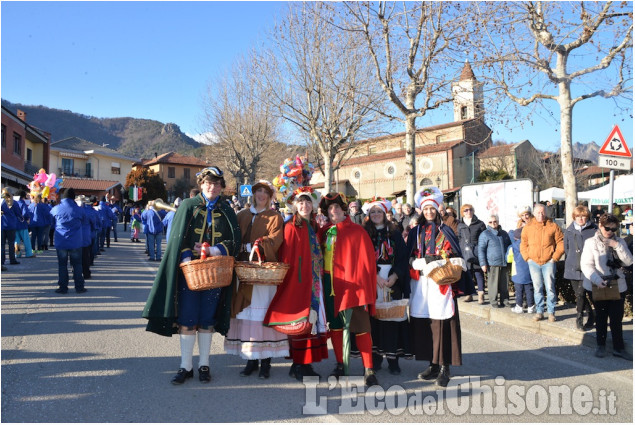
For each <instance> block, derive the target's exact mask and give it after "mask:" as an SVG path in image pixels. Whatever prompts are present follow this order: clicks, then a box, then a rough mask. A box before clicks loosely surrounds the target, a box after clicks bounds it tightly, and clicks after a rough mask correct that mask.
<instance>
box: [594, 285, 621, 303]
mask: <svg viewBox="0 0 635 425" xmlns="http://www.w3.org/2000/svg"><path fill="white" fill-rule="evenodd" d="M591 289H592V291H591V292H592V295H593V301H615V300H619V299H620V287H619V285H618V284H617V280H611V281H610V282H609V284H608V285H607V286H606V287H604V288H600V287H599V286H596V285H593V287H592V288H591Z"/></svg>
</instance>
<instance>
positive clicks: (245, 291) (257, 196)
mask: <svg viewBox="0 0 635 425" xmlns="http://www.w3.org/2000/svg"><path fill="white" fill-rule="evenodd" d="M252 191H253V194H254V197H253V205H251V206H250V207H249V208H245V209H244V210H242V211H240V212H239V213H238V215H237V218H238V226H239V227H240V232H241V234H242V249H241V252H240V254H239V255H238V259H239V260H242V261H249V256H250V253H251V250H252V248H253V249H259V250H260V253H261V254H262V256H261V258H262V261H269V262H277V261H278V250H279V249H280V245H282V237H283V233H282V226H283V220H282V216H281V215H280V214H279V213H278V212H277V211H276V210H274V209H272V208H271V200H272V199H273V194H274V187H273V185H272V184H271V183H270V182H268V181H266V180H260V181H259V182H258V183H256V184H255V185H253V187H252ZM277 289H278V287H277V286H275V285H249V284H244V283H242V284H241V282H240V279H237V280H236V281H235V282H234V283H232V308H231V321H230V324H229V333H228V334H227V337H226V338H225V351H226V352H227V353H228V354H235V355H238V356H240V357H242V358H243V359H246V360H247V365H246V366H245V368H244V369H243V370H242V371H241V372H240V376H249V375H251V374H252V373H253V372H255V371H256V370H258V368H259V367H260V371H259V373H258V377H259V378H260V379H267V378H269V375H270V370H271V358H272V357H285V356H288V355H289V343H288V342H287V336H286V335H284V334H282V333H280V332H277V331H276V330H274V329H271V328H269V327H266V326H263V319H264V317H265V313H266V312H267V309H268V308H269V304H270V303H271V300H272V299H273V297H274V295H275V294H276V290H277ZM259 361H260V365H259V364H258V362H259Z"/></svg>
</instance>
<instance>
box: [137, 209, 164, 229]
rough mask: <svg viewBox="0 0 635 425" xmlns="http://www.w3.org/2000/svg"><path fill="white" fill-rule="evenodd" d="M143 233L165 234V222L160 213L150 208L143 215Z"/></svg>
mask: <svg viewBox="0 0 635 425" xmlns="http://www.w3.org/2000/svg"><path fill="white" fill-rule="evenodd" d="M141 222H142V223H143V233H145V234H148V233H150V234H153V235H157V234H159V233H163V220H162V219H161V216H160V215H159V213H158V211H156V210H154V209H150V208H148V209H147V210H144V211H143V212H142V213H141Z"/></svg>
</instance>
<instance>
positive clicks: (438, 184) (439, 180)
mask: <svg viewBox="0 0 635 425" xmlns="http://www.w3.org/2000/svg"><path fill="white" fill-rule="evenodd" d="M437 187H438V188H439V189H441V177H439V176H437Z"/></svg>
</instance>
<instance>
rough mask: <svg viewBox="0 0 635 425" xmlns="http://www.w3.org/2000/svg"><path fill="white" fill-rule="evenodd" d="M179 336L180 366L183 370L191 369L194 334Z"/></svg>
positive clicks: (194, 341)
mask: <svg viewBox="0 0 635 425" xmlns="http://www.w3.org/2000/svg"><path fill="white" fill-rule="evenodd" d="M180 338H181V367H182V368H183V369H185V370H188V371H189V370H192V355H193V354H194V344H195V343H196V335H184V334H181V335H180Z"/></svg>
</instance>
